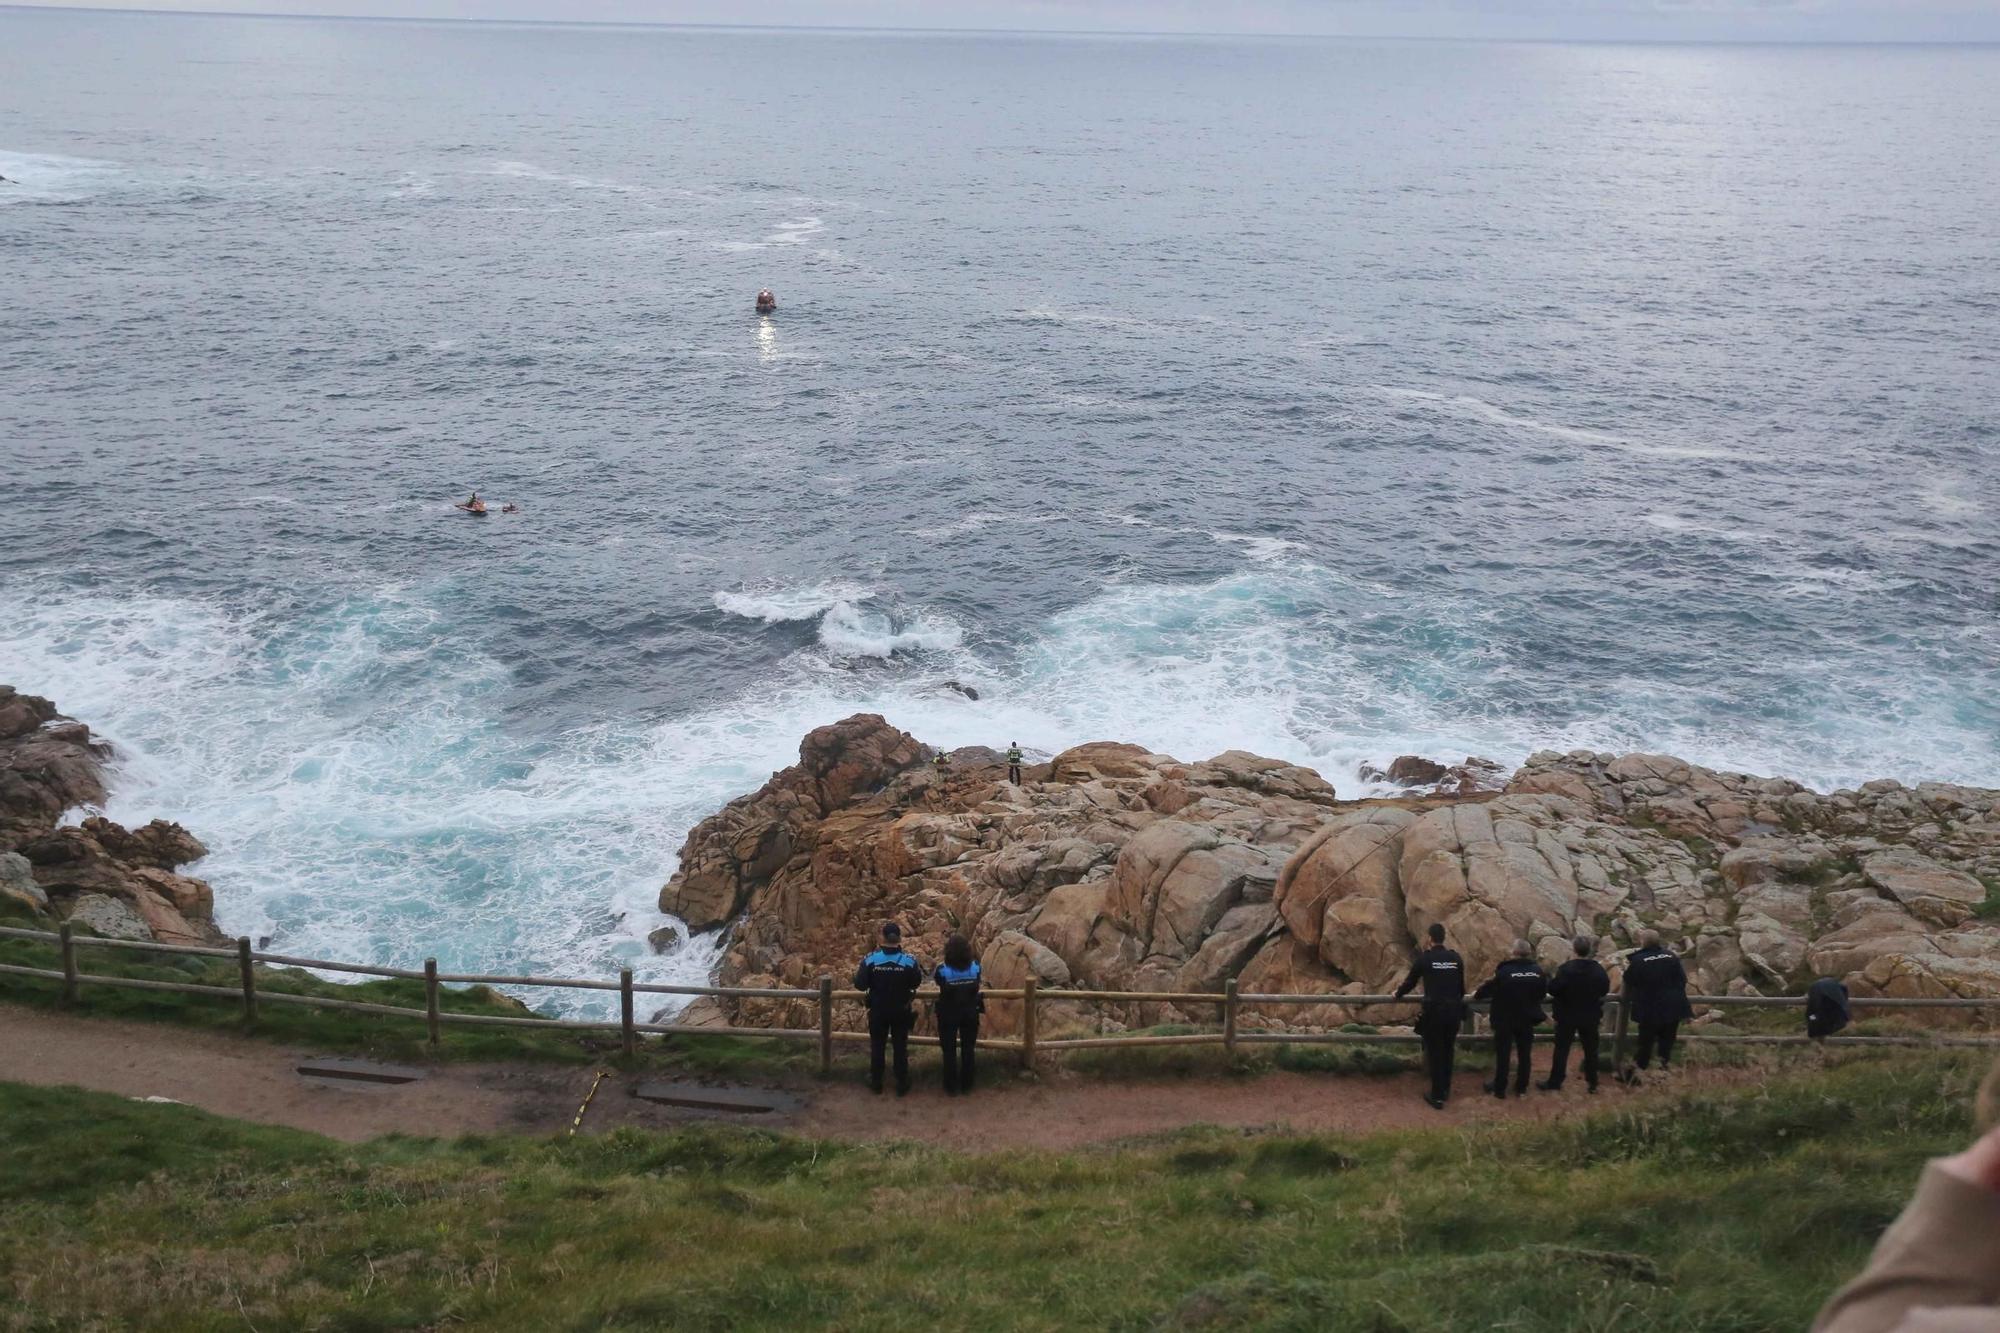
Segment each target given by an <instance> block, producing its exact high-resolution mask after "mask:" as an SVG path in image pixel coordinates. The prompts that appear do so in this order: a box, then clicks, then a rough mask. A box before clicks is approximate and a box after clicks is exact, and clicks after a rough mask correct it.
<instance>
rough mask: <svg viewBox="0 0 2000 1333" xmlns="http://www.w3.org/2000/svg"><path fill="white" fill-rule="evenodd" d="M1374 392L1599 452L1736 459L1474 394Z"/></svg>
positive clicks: (1729, 453) (1384, 387) (1376, 387)
mask: <svg viewBox="0 0 2000 1333" xmlns="http://www.w3.org/2000/svg"><path fill="white" fill-rule="evenodd" d="M1368 387H1369V388H1370V389H1372V390H1373V391H1374V392H1376V393H1379V394H1381V395H1383V396H1384V397H1387V398H1397V399H1403V400H1405V401H1408V402H1417V403H1427V404H1432V405H1435V406H1436V408H1437V409H1438V410H1440V411H1444V412H1448V413H1451V414H1453V415H1457V416H1462V417H1470V418H1473V419H1475V420H1480V421H1486V422H1490V423H1492V424H1493V425H1496V426H1504V427H1506V428H1508V429H1510V430H1518V431H1528V432H1532V433H1534V434H1537V435H1545V436H1548V437H1550V438H1552V439H1558V440H1564V441H1567V442H1568V443H1571V444H1581V445H1586V446H1588V447H1590V448H1595V449H1616V450H1619V451H1621V452H1624V453H1630V454H1641V455H1644V456H1646V457H1649V458H1688V459H1702V458H1734V457H1736V453H1735V451H1733V450H1729V449H1723V448H1718V447H1715V446H1710V445H1679V444H1653V443H1649V442H1646V441H1641V440H1634V439H1631V438H1629V437H1627V436H1624V435H1613V434H1610V433H1609V432H1606V431H1599V430H1588V429H1585V428H1584V427H1581V426H1569V425H1564V424H1563V423H1561V422H1555V421H1543V420H1541V419H1539V418H1537V417H1531V416H1526V415H1524V414H1521V413H1516V412H1510V411H1508V410H1507V409H1506V408H1504V407H1501V406H1500V405H1499V404H1497V403H1489V402H1487V401H1486V400H1485V399H1484V398H1475V397H1473V396H1472V395H1470V394H1443V393H1431V392H1429V391H1427V390H1424V389H1404V388H1399V387H1397V386H1395V385H1389V384H1371V385H1369V386H1368Z"/></svg>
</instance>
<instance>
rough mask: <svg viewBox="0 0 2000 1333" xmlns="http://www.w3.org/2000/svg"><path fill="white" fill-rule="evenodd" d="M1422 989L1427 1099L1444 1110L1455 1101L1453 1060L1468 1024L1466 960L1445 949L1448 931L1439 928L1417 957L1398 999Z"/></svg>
mask: <svg viewBox="0 0 2000 1333" xmlns="http://www.w3.org/2000/svg"><path fill="white" fill-rule="evenodd" d="M1418 986H1422V987H1423V988H1424V1007H1423V1009H1422V1011H1421V1012H1420V1013H1419V1014H1418V1015H1417V1035H1418V1036H1419V1037H1421V1038H1422V1039H1423V1043H1424V1068H1425V1069H1427V1070H1429V1071H1430V1076H1431V1090H1430V1093H1429V1095H1428V1096H1426V1097H1425V1098H1424V1100H1425V1101H1427V1102H1429V1103H1430V1104H1431V1105H1432V1106H1435V1107H1442V1106H1443V1105H1444V1104H1445V1103H1446V1102H1447V1101H1449V1100H1451V1066H1452V1057H1453V1054H1454V1053H1455V1052H1456V1050H1457V1048H1458V1029H1459V1026H1460V1025H1461V1024H1463V1023H1464V1022H1465V960H1464V959H1463V958H1460V957H1459V956H1458V955H1457V954H1456V953H1454V952H1452V951H1451V950H1450V949H1447V948H1445V947H1444V931H1442V930H1440V929H1438V928H1437V927H1435V926H1434V927H1432V928H1431V947H1430V948H1428V949H1426V950H1424V951H1423V952H1422V953H1420V954H1418V955H1417V960H1416V962H1415V963H1413V964H1412V965H1411V967H1410V975H1409V976H1407V977H1404V978H1403V984H1402V985H1401V986H1398V987H1397V988H1396V998H1397V999H1399V1000H1400V999H1402V998H1403V997H1404V996H1405V995H1408V994H1409V993H1410V992H1411V991H1413V990H1415V989H1416V988H1417V987H1418Z"/></svg>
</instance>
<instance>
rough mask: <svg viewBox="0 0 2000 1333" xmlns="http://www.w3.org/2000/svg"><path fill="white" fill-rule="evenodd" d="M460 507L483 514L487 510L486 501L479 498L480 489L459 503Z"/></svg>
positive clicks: (467, 511) (469, 511)
mask: <svg viewBox="0 0 2000 1333" xmlns="http://www.w3.org/2000/svg"><path fill="white" fill-rule="evenodd" d="M458 508H460V509H463V510H464V511H465V512H466V513H468V514H483V513H485V512H486V501H484V500H482V499H480V498H479V492H478V491H474V492H473V493H472V498H471V499H470V500H467V501H466V502H465V503H464V504H462V505H459V506H458Z"/></svg>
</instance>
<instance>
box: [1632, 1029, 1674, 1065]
mask: <svg viewBox="0 0 2000 1333" xmlns="http://www.w3.org/2000/svg"><path fill="white" fill-rule="evenodd" d="M1680 1030H1681V1022H1680V1020H1679V1019H1678V1018H1677V1019H1675V1020H1674V1021H1673V1022H1671V1023H1641V1024H1640V1025H1639V1068H1641V1069H1644V1068H1645V1067H1646V1066H1648V1065H1650V1064H1652V1063H1653V1052H1654V1051H1655V1050H1657V1051H1659V1053H1660V1068H1662V1069H1665V1068H1666V1067H1667V1066H1668V1065H1669V1064H1671V1063H1672V1062H1673V1058H1674V1038H1675V1037H1677V1036H1679V1035H1680Z"/></svg>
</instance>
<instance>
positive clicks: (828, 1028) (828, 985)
mask: <svg viewBox="0 0 2000 1333" xmlns="http://www.w3.org/2000/svg"><path fill="white" fill-rule="evenodd" d="M819 1072H820V1073H822V1074H831V1073H832V1072H833V978H832V977H821V978H820V979H819Z"/></svg>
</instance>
